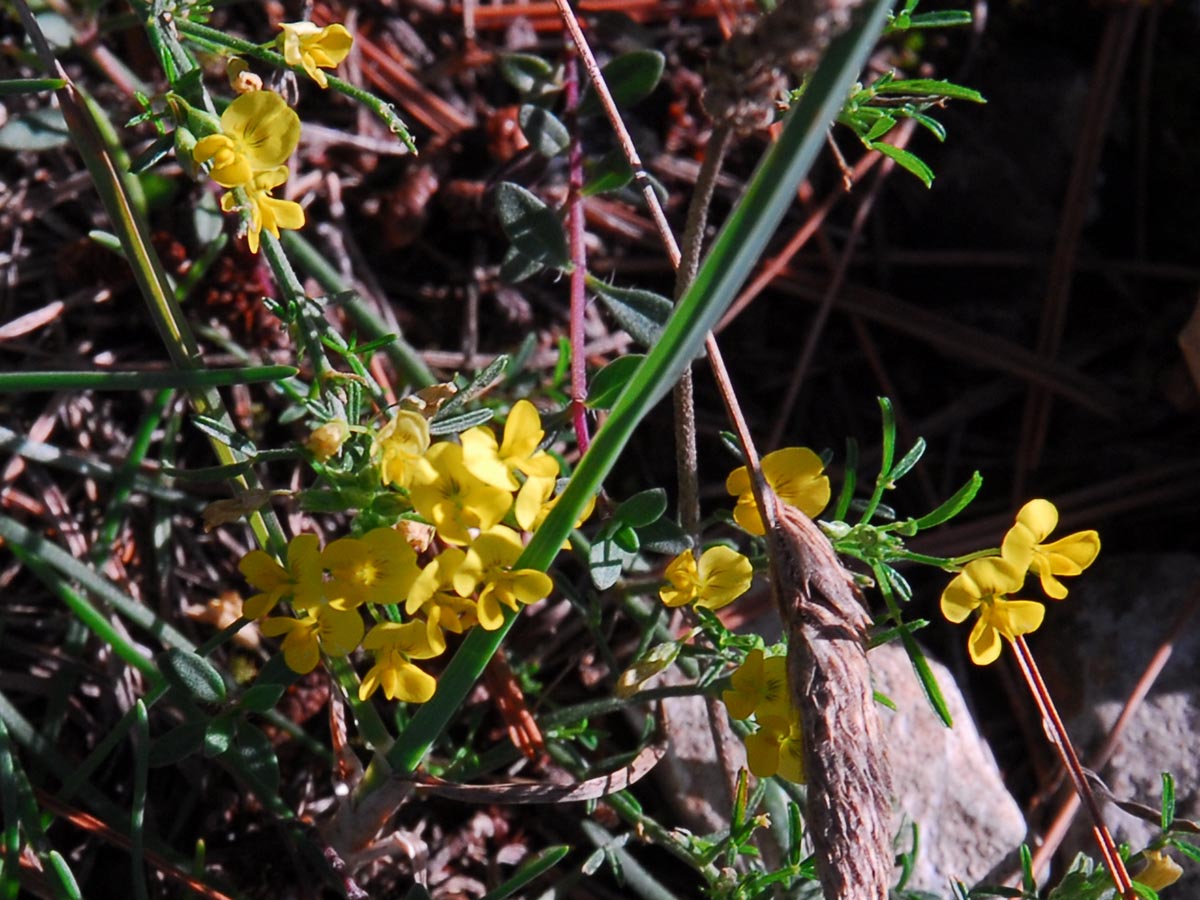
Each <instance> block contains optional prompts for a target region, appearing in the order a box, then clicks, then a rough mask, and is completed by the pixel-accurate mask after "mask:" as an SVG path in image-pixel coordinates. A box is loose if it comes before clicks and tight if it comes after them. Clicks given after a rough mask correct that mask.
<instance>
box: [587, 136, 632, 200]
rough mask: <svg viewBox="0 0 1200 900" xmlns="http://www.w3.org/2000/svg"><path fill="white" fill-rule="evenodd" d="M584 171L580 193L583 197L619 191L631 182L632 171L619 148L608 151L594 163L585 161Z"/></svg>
mask: <svg viewBox="0 0 1200 900" xmlns="http://www.w3.org/2000/svg"><path fill="white" fill-rule="evenodd" d="M584 169H585V171H586V172H587V181H586V182H584V185H583V191H582V193H583V196H585V197H592V196H594V195H596V194H606V193H609V192H610V191H619V190H620V189H621V188H623V187H625V185H627V184H629V182H631V181H633V169H631V168H630V167H629V162H628V160H626V159H625V154H624V153H623V152H622V151H621V149H620V148H619V147H618V148H617V149H615V150H610V151H608V152H607V153H605V154H604V156H602V157H600V159H598V160H596V161H595V162H594V163H593V162H591V161H588V160H585V161H584Z"/></svg>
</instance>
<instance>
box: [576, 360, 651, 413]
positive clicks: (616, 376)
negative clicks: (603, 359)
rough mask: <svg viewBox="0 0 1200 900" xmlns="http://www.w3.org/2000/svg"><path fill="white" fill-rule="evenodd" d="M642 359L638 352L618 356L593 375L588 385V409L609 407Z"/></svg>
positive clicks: (614, 401)
mask: <svg viewBox="0 0 1200 900" xmlns="http://www.w3.org/2000/svg"><path fill="white" fill-rule="evenodd" d="M642 359H643V357H642V355H641V354H638V353H631V354H629V355H627V356H618V357H617V358H616V359H614V360H613V361H612V362H610V363H609V364H608V365H607V366H605V367H604V368H603V369H601V370H600V371H599V372H597V373H596V374H595V375H593V376H592V383H591V384H590V385H588V398H587V404H586V405H587V407H588V409H611V408H612V405H613V404H614V403H616V401H617V396H618V395H619V394H620V393H621V391H623V390H624V389H625V385H626V384H628V383H629V379H630V378H631V377H632V375H633V373H634V372H635V371H636V370H637V367H638V366H639V365H641V363H642Z"/></svg>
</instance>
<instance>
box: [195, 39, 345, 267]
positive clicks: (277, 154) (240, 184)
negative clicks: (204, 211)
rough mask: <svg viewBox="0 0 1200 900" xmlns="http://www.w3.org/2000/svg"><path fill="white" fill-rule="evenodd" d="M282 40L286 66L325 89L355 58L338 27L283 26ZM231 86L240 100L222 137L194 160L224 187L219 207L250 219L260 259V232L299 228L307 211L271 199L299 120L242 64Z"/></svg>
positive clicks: (249, 235) (224, 117)
mask: <svg viewBox="0 0 1200 900" xmlns="http://www.w3.org/2000/svg"><path fill="white" fill-rule="evenodd" d="M280 27H281V28H282V29H283V34H281V35H280V37H279V41H280V44H281V49H282V50H283V54H284V58H285V59H286V60H287V62H288V64H289V65H293V66H303V67H304V70H305V71H306V72H308V74H309V75H310V76H311V77H312V78H313V80H314V81H316V82H317V83H318V84H319V85H320V86H321V87H325V86H326V83H327V82H326V78H325V73H324V72H322V71H320V69H319V68H318V66H320V67H324V68H332V67H333V66H336V65H337V64H338V63H339V62H341V61H342V60H343V59H345V58H346V54H347V53H349V52H350V44H351V42H352V40H353V39H352V38H351V36H350V33H349V32H348V31H347V30H346V29H345V28H344V27H343V26H341V25H329V26H327V27H325V28H317V26H315V25H313V24H312V23H311V22H296V23H290V24H285V25H281V26H280ZM229 76H230V84H231V85H233V87H234V89H235V90H236V91H237V92H238V94H239V96H237V97H236V98H234V100H233V101H232V102H231V103H230V104H229V105H228V106H227V107H226V108H225V111H224V112H223V113H222V114H221V121H220V131H218V132H216V133H214V134H210V135H207V136H205V137H202V138H201V139H200V140H199V141H197V142H196V145H195V148H194V149H193V151H192V158H193V159H194V160H195V162H196V163H198V164H199V165H205V164H211V169H210V170H209V175H210V176H211V177H212V179H213V181H215V182H216V183H217V184H219V185H221V187H223V188H226V189H227V190H226V192H225V193H224V194H223V195H222V196H221V209H223V210H224V211H225V212H234V211H236V210H239V209H244V210H245V211H246V212H247V214H248V225H247V230H246V242H247V244H249V246H250V252H251V253H257V252H258V247H259V243H260V241H261V236H262V232H263V229H266V230H267V231H269V232H270V233H271V234H273V235H274V236H275V237H276V238H278V237H279V229H281V228H291V229H296V228H302V227H303V226H304V210H303V208H302V207H301V206H300V204H299V203H296V202H294V201H292V200H281V199H278V198H276V197H274V196H273V195H272V191H274V190H275V189H276V188H278V187H280V186H281V185H282V184H283V183H284V182H285V181H287V179H288V175H289V174H290V171H289V169H288V167H287V161H288V159H289V157H291V155H292V152H293V151H294V150H295V149H296V144H297V143H298V142H299V140H300V117H299V116H297V115H296V112H295V110H293V109H292V108H291V107H290V106H288V105H287V102H286V101H285V100H284V99H283V97H281V96H280V95H279V94H277V93H275V92H274V91H268V90H263V89H262V79H261V78H259V77H258V76H256V75H254V73H252V72H250V71H249V70H248V68H247V66H246V63H245V61H244V60H241V59H236V58H235V59H233V60H231V61H230V64H229Z"/></svg>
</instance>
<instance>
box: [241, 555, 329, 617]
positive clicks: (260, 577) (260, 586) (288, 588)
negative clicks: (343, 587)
mask: <svg viewBox="0 0 1200 900" xmlns="http://www.w3.org/2000/svg"><path fill="white" fill-rule="evenodd" d="M320 554H321V547H320V541H319V540H318V539H317V536H316V535H315V534H298V535H296V536H295V537H294V538H292V539H291V540H290V541H289V542H288V549H287V568H286V569H285V568H284V567H283V566H281V565H280V564H279V563H277V562H276V561H275V559H274V558H273V557H272V556H271V555H270V554H269V553H265V552H264V551H262V550H251V551H250V552H249V553H247V554H246V555H245V556H243V557H242V561H241V562H240V563H238V571H239V572H241V573H242V575H243V576H245V578H246V580H247V581H248V582H250V585H251V587H254V588H255V589H257V590H258V593H257V594H255V595H254V596H253V597H251V598H250V599H249V600H247V601H246V603H245V604H244V606H243V607H242V615H244V616H245V617H246V618H248V619H257V618H259V617H261V616H265V615H266V614H267V613H269V612H270V611H271V610H272V609H274V607H275V604H276V603H278V602H279V601H280V600H282V599H283V598H284V597H287V598H289V599H290V600H291V602H292V605H293V606H294V607H296V608H297V609H309V608H310V607H313V606H317V605H319V604H320V602H321V591H322V587H323V583H322V582H323V576H322V574H321V555H320Z"/></svg>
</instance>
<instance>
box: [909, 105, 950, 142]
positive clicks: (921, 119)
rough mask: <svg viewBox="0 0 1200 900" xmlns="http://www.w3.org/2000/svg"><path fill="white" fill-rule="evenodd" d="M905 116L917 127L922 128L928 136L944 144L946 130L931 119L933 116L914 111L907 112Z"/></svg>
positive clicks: (935, 120) (939, 123)
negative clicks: (930, 135)
mask: <svg viewBox="0 0 1200 900" xmlns="http://www.w3.org/2000/svg"><path fill="white" fill-rule="evenodd" d="M906 115H907V116H908V117H909V118H910V119H912V120H913V121H914V122H916V123H917V124H918V125H921V126H923V127H924V128H925V129H926V130H927V131H928V132H929V133H930V134H932V135H933V136H934V137H935V138H937V139H938V141H939V142H945V140H946V129H945V127H944V126H943V125H942V123H941V122H939V121H938V120H937V119H935V118H933V116H927V115H925V114H924V113H920V112H917V111H916V110H909V111H908V112H907V113H906Z"/></svg>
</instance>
